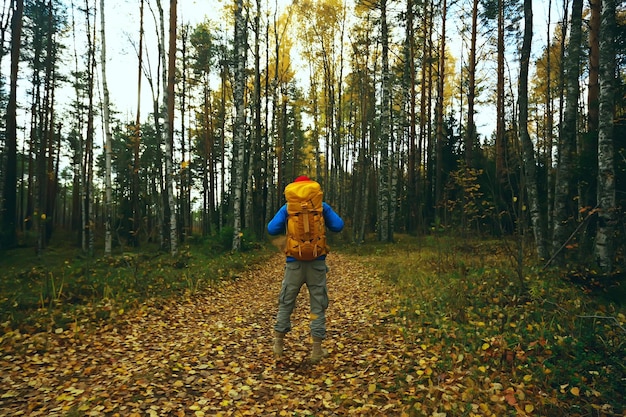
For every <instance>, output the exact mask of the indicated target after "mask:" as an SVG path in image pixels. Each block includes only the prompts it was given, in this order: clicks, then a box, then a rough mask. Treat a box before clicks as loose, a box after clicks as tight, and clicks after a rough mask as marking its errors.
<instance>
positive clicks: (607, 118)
mask: <svg viewBox="0 0 626 417" xmlns="http://www.w3.org/2000/svg"><path fill="white" fill-rule="evenodd" d="M601 21H602V23H601V26H600V74H599V75H600V77H599V81H600V108H599V119H600V120H599V131H598V206H599V208H600V212H599V220H598V228H597V231H596V245H595V255H596V258H597V260H598V264H599V265H600V267H601V268H602V269H603V270H604V271H606V272H611V271H612V270H613V268H614V265H613V264H614V262H613V256H614V253H615V246H614V237H615V236H614V232H615V223H616V222H615V213H616V207H615V167H614V159H615V155H614V152H615V150H614V141H615V139H614V135H615V131H614V122H613V118H614V111H615V85H616V83H615V49H614V48H615V0H603V1H602V18H601Z"/></svg>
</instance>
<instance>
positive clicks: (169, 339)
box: [0, 253, 601, 417]
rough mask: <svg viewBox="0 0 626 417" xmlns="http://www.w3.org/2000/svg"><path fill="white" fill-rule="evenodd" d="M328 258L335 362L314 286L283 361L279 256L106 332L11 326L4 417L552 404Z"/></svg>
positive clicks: (371, 278) (409, 411) (353, 261)
mask: <svg viewBox="0 0 626 417" xmlns="http://www.w3.org/2000/svg"><path fill="white" fill-rule="evenodd" d="M327 262H328V265H329V268H330V272H329V273H328V289H329V298H330V306H329V309H328V311H327V328H328V335H327V336H328V337H327V340H326V341H325V343H324V347H325V348H326V349H328V351H329V356H328V357H326V358H324V359H323V360H322V361H321V362H319V363H316V364H314V363H311V362H310V361H309V359H308V358H309V354H310V345H311V340H310V336H309V328H308V325H309V311H308V306H309V302H308V294H307V291H306V288H305V287H303V290H302V291H301V293H300V296H299V298H298V301H297V307H296V310H295V311H294V314H293V316H292V323H293V330H292V332H290V333H289V334H288V335H287V338H286V342H285V345H286V346H285V348H286V352H285V356H284V357H283V358H280V359H277V358H275V357H274V356H273V354H272V327H273V324H274V317H275V314H276V309H277V296H278V292H279V290H280V285H281V280H282V276H283V267H284V260H283V257H282V255H280V254H277V255H276V256H274V257H272V258H271V259H270V260H269V261H266V262H264V263H262V264H259V265H257V266H256V267H254V268H253V269H250V270H248V271H247V272H245V273H243V274H241V275H240V276H239V277H238V278H237V279H235V280H231V281H227V282H224V283H223V284H221V285H220V286H218V287H216V288H214V289H212V290H208V291H201V292H192V291H189V292H187V293H186V294H185V295H184V296H177V297H171V298H168V299H166V300H160V301H158V302H157V301H152V302H147V303H143V304H141V305H140V306H138V307H136V308H132V309H130V308H129V309H128V310H127V311H123V310H119V311H117V312H116V314H115V315H114V318H112V319H110V320H107V321H103V322H100V324H98V323H93V322H84V321H80V320H76V321H75V322H74V323H69V325H68V326H66V328H54V327H52V328H50V329H49V331H47V332H40V333H34V334H25V333H20V332H19V330H7V329H5V332H4V334H3V335H1V337H0V416H20V415H25V416H84V415H89V416H246V415H254V416H346V415H356V416H434V417H444V416H461V415H467V416H479V415H481V416H492V415H493V416H501V415H518V416H521V415H534V413H533V410H537V408H536V407H538V406H539V404H542V403H543V404H545V403H546V401H547V399H546V396H547V394H546V393H545V392H542V391H541V390H539V389H532V388H531V387H532V382H531V380H530V379H528V378H526V377H524V378H522V375H519V379H516V380H511V377H510V375H511V374H508V376H503V377H502V378H499V377H498V375H497V374H494V373H493V372H492V373H490V372H491V371H490V370H488V369H485V368H489V366H486V367H485V366H478V365H475V363H476V359H477V358H474V362H472V361H473V359H472V358H471V357H470V356H471V355H469V354H465V357H464V355H463V354H462V353H458V352H459V351H455V350H454V349H453V348H450V347H448V349H447V350H446V349H442V346H440V345H437V346H435V345H434V342H433V344H432V345H431V344H429V342H428V341H429V340H431V341H432V340H437V338H438V337H439V336H438V335H434V337H433V336H430V337H427V335H428V334H433V332H437V329H436V327H437V326H436V325H435V324H433V325H432V326H429V327H428V328H426V327H425V326H423V327H422V328H419V329H413V330H411V333H410V334H409V332H408V331H407V327H406V321H405V320H404V319H402V317H400V315H399V314H397V312H398V308H399V307H398V306H399V303H400V299H401V297H400V296H399V295H398V294H397V293H395V287H394V286H392V284H390V283H389V282H385V281H384V280H382V279H379V277H378V276H377V273H376V272H375V271H374V270H373V269H371V268H368V267H366V266H364V265H363V264H362V263H361V262H358V261H357V258H355V257H352V256H350V255H346V254H341V253H332V254H331V255H330V256H329V258H328V261H327ZM416 297H419V294H416ZM416 314H417V313H416ZM420 334H421V335H423V336H424V337H423V338H422V337H420ZM491 343H492V344H493V343H495V341H492V342H491ZM442 344H443V342H442ZM485 345H486V347H485ZM477 351H478V352H484V353H485V354H486V353H487V352H488V351H489V344H488V343H485V344H483V346H482V348H481V347H480V346H479V347H478V348H477ZM455 352H457V353H458V354H457V353H455ZM475 356H476V355H475ZM480 363H482V362H480V360H479V361H478V364H480ZM484 363H486V362H484ZM472 364H474V365H472ZM504 365H505V366H506V362H505V363H504ZM470 366H472V368H471V369H472V371H470ZM477 373H478V374H480V375H479V376H477ZM561 389H562V390H563V388H561ZM566 389H569V388H566ZM564 392H565V391H564ZM575 394H576V395H578V393H575ZM573 398H574V401H576V400H577V398H575V397H573ZM598 415H601V413H599V414H598Z"/></svg>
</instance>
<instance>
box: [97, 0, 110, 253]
mask: <svg viewBox="0 0 626 417" xmlns="http://www.w3.org/2000/svg"><path fill="white" fill-rule="evenodd" d="M104 22H105V16H104V0H100V67H101V70H102V93H103V100H104V102H103V103H102V107H103V115H102V117H103V118H104V135H105V141H106V143H105V144H104V149H105V150H104V161H105V174H104V183H105V195H104V197H105V201H104V208H105V209H104V213H105V214H104V216H105V218H104V228H105V231H104V254H105V255H106V256H111V246H112V245H111V243H112V236H111V218H112V207H113V201H111V198H112V197H111V194H112V190H111V128H110V126H109V119H110V115H109V87H108V85H107V73H106V60H107V58H106V35H105V30H104Z"/></svg>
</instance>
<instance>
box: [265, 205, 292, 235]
mask: <svg viewBox="0 0 626 417" xmlns="http://www.w3.org/2000/svg"><path fill="white" fill-rule="evenodd" d="M286 227H287V205H286V204H285V205H284V206H282V207H281V208H280V210H278V211H277V212H276V214H275V215H274V218H273V219H272V220H270V222H269V223H268V224H267V232H268V233H269V234H270V235H273V236H274V235H280V234H282V233H285V228H286Z"/></svg>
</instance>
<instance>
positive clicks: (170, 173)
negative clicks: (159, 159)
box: [162, 0, 178, 255]
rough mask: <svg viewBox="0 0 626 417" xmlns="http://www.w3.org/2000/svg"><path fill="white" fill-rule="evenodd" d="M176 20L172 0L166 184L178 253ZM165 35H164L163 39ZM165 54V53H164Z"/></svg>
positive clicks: (173, 251) (173, 247)
mask: <svg viewBox="0 0 626 417" xmlns="http://www.w3.org/2000/svg"><path fill="white" fill-rule="evenodd" d="M176 21H177V0H170V18H169V39H168V40H169V50H168V54H167V57H168V66H167V71H165V69H164V71H165V73H166V74H167V76H166V77H164V80H165V81H166V82H165V84H164V86H163V91H164V92H165V93H164V95H163V101H164V105H165V108H166V117H165V126H164V130H165V178H166V179H165V181H166V184H165V186H166V187H167V206H168V207H169V214H170V216H169V241H170V253H171V254H172V255H176V254H177V253H178V233H177V230H178V229H177V224H176V203H175V201H174V99H175V97H174V85H175V83H176ZM164 38H165V37H164V36H163V38H162V39H164ZM163 56H165V54H163Z"/></svg>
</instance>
